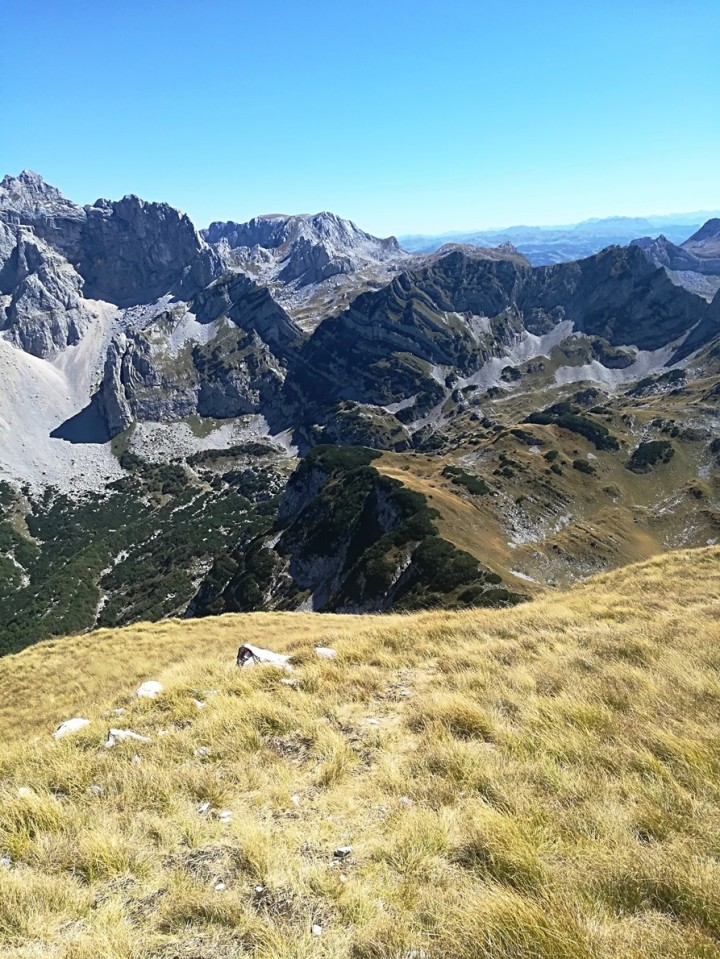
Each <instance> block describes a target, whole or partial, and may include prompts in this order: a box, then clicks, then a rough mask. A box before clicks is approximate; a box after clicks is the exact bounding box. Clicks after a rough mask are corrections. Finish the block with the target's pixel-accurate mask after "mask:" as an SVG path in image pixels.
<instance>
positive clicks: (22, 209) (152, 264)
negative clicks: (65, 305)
mask: <svg viewBox="0 0 720 959" xmlns="http://www.w3.org/2000/svg"><path fill="white" fill-rule="evenodd" d="M0 221H3V222H5V223H7V224H11V225H26V226H31V227H32V228H33V229H34V231H35V233H36V234H37V236H38V237H40V238H42V239H43V240H45V242H46V243H48V244H49V245H50V246H51V247H52V248H53V249H54V250H56V251H57V252H59V253H60V254H62V256H64V257H65V258H66V259H67V260H69V262H70V263H71V264H73V266H74V267H75V268H76V270H77V272H78V273H79V275H80V276H81V277H82V279H83V280H84V281H85V288H84V295H85V296H86V297H89V298H91V299H98V300H106V301H108V302H110V303H114V304H116V305H117V306H132V305H136V304H139V303H149V302H152V301H153V300H155V299H157V298H158V297H160V296H163V295H164V294H166V293H172V294H174V295H176V296H179V297H180V298H188V297H190V296H193V295H194V294H195V293H197V291H198V290H200V289H202V288H203V287H204V286H206V285H207V284H208V283H210V282H211V281H212V280H213V279H214V278H215V277H216V276H218V275H219V274H220V273H221V272H222V264H221V261H220V258H219V257H218V255H217V253H216V252H215V251H214V250H213V249H211V248H210V247H209V246H208V245H207V244H206V243H205V242H204V241H203V240H202V238H201V237H200V235H199V234H198V233H197V231H196V230H195V227H194V226H193V224H192V222H191V221H190V219H189V217H187V216H186V215H185V214H183V213H180V212H179V211H177V210H175V209H173V207H171V206H169V205H168V204H167V203H149V202H146V201H144V200H141V199H139V198H138V197H136V196H126V197H124V198H123V199H122V200H118V201H116V202H111V201H109V200H97V201H96V202H95V203H94V204H93V205H92V206H87V207H84V208H83V207H80V206H77V205H76V204H74V203H71V202H70V201H69V200H66V199H65V197H63V196H62V194H61V193H60V192H59V191H58V190H57V189H56V188H55V187H53V186H50V185H49V184H47V183H45V181H44V180H43V179H42V177H39V176H38V175H37V174H34V173H30V172H29V171H24V172H23V173H21V174H20V176H19V177H7V176H6V177H5V178H4V179H3V181H2V183H0Z"/></svg>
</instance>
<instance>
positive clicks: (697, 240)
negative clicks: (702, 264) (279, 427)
mask: <svg viewBox="0 0 720 959" xmlns="http://www.w3.org/2000/svg"><path fill="white" fill-rule="evenodd" d="M682 246H683V249H684V250H687V251H688V252H690V253H693V254H694V255H695V256H697V257H700V258H701V259H708V258H709V259H715V260H717V259H720V218H718V217H715V218H714V219H712V220H708V221H707V223H703V225H702V226H701V227H700V229H699V230H698V231H697V232H696V233H693V235H692V236H691V237H689V239H687V240H685V242H684V243H683V245H682Z"/></svg>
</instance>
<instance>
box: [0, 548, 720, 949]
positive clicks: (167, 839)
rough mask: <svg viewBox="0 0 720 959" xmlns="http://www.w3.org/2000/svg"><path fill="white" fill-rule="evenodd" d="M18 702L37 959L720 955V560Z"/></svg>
mask: <svg viewBox="0 0 720 959" xmlns="http://www.w3.org/2000/svg"><path fill="white" fill-rule="evenodd" d="M243 641H251V642H256V643H257V644H258V645H267V646H271V647H272V648H273V649H276V650H278V651H287V652H290V653H292V655H293V657H294V662H295V670H294V673H293V674H292V675H291V676H287V675H284V674H283V673H281V672H279V671H277V670H274V669H272V668H270V667H257V668H255V669H251V670H243V671H240V670H238V669H237V668H236V667H235V665H234V652H235V650H236V648H237V646H238V645H239V643H240V642H243ZM316 644H323V645H333V646H335V647H336V649H337V651H338V658H337V660H335V661H323V660H319V659H317V658H316V657H315V656H314V654H313V646H314V645H316ZM149 678H153V679H155V678H157V679H160V680H161V681H162V682H163V683H164V684H165V692H164V693H163V694H162V695H161V696H160V697H158V699H156V700H137V699H133V698H132V695H131V694H132V691H133V689H134V688H135V686H136V685H137V684H138V682H139V681H141V680H143V679H149ZM287 679H292V681H293V684H292V685H289V684H288V683H287V682H284V681H283V680H287ZM0 690H1V691H2V700H3V703H4V704H5V708H4V709H3V711H2V713H1V714H0V730H1V731H2V734H3V737H4V742H3V746H2V748H1V749H0V856H6V857H10V858H9V860H6V862H9V865H5V866H1V865H0V955H2V956H3V957H8V959H21V957H22V959H30V957H33V959H34V957H50V959H59V957H63V959H91V957H92V959H150V957H156V959H229V957H242V956H253V957H257V959H306V957H307V959H309V957H318V959H336V957H337V959H340V957H342V959H409V957H411V956H415V957H416V959H419V957H420V956H427V957H432V959H482V957H487V959H510V957H516V959H520V957H523V959H524V957H531V959H575V957H579V959H611V957H612V959H616V957H623V959H625V957H629V959H641V957H646V959H650V957H653V959H655V957H687V959H690V957H697V959H699V957H703V959H709V957H715V956H718V955H720V775H719V773H720V769H719V766H720V549H718V548H710V549H704V550H698V551H690V552H686V553H676V554H669V555H666V556H663V557H660V558H656V559H653V560H650V561H648V562H646V563H644V564H642V565H640V566H637V567H631V568H628V569H625V570H621V571H619V572H616V573H612V574H608V575H605V576H602V577H599V578H596V579H595V580H593V581H590V582H588V583H586V584H584V585H582V586H580V587H577V588H575V589H573V590H571V591H569V592H567V593H554V594H552V595H546V596H543V597H540V598H539V599H537V600H536V601H534V602H533V603H530V604H527V605H525V606H522V607H518V608H515V609H511V610H507V611H501V612H464V613H453V614H445V613H432V614H430V613H429V614H422V615H418V616H408V617H401V616H393V617H376V618H371V617H329V616H327V617H323V616H312V615H297V616H296V615H292V614H286V615H272V614H268V615H261V614H254V615H251V616H226V617H221V618H218V619H215V620H202V621H199V622H198V621H196V622H182V623H181V622H164V623H160V624H157V625H154V626H149V625H144V626H141V627H131V628H128V629H124V630H120V631H105V632H102V633H95V634H91V635H89V636H82V637H77V638H72V639H66V640H60V641H56V642H51V643H44V644H41V645H40V646H37V647H35V648H32V649H28V650H25V651H24V652H23V653H20V654H19V655H17V656H15V657H9V658H7V659H5V660H2V661H0ZM208 691H212V692H208ZM194 699H199V700H201V701H203V702H205V704H206V705H205V707H204V708H203V709H199V708H198V707H197V706H196V705H195V703H194V702H193V700H194ZM116 707H123V708H124V709H125V713H124V714H123V715H122V716H118V717H116V716H114V715H111V716H103V712H106V711H108V710H110V709H113V708H116ZM73 714H80V715H86V716H87V717H88V718H90V719H91V720H92V723H91V725H90V726H88V727H86V728H85V729H84V730H82V731H80V732H79V733H77V734H75V735H74V736H72V737H68V738H66V739H63V740H60V741H57V742H56V741H54V740H52V739H51V738H50V735H49V734H50V732H51V731H52V729H53V728H54V725H55V724H56V723H57V722H59V721H60V720H62V719H65V718H68V717H69V716H71V715H73ZM109 725H119V726H123V727H130V728H132V729H135V730H137V731H138V732H140V733H144V734H146V735H147V736H149V737H151V742H150V743H149V744H138V743H130V742H128V743H124V744H120V745H118V746H116V747H115V748H114V749H111V750H106V749H104V748H103V745H102V744H103V740H104V738H105V734H106V731H107V728H108V726H109ZM161 731H162V732H163V733H164V734H162V735H161ZM203 746H204V747H206V750H207V752H206V753H204V754H196V750H198V749H199V748H200V747H203ZM135 757H138V758H137V759H136V758H135ZM19 791H20V792H19ZM205 803H209V804H210V805H209V807H208V809H207V811H204V812H201V811H199V810H201V809H203V808H204V804H205ZM223 810H231V811H232V814H233V815H232V818H231V819H230V820H229V821H226V820H225V819H224V818H221V816H220V812H221V811H223ZM344 845H350V846H352V853H351V855H350V856H349V857H348V858H347V859H337V858H336V857H334V856H333V851H334V850H335V849H336V848H337V847H339V846H344ZM219 884H222V885H221V886H220V887H219V888H216V887H218V885H219ZM314 925H315V926H319V927H320V928H321V932H320V934H319V935H314V934H313V926H314Z"/></svg>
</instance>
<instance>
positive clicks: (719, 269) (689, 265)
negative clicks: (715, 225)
mask: <svg viewBox="0 0 720 959" xmlns="http://www.w3.org/2000/svg"><path fill="white" fill-rule="evenodd" d="M711 222H712V221H711ZM718 222H720V221H718ZM696 235H697V234H696ZM688 242H690V241H688ZM633 246H638V247H640V249H641V250H642V251H643V253H644V254H645V256H646V257H647V258H648V259H649V260H650V262H651V263H654V264H655V266H664V267H665V268H666V269H668V270H673V271H674V272H676V273H681V272H690V273H701V274H705V275H716V274H720V249H719V250H718V254H717V256H714V257H712V256H704V255H698V254H697V253H695V252H692V251H691V248H688V247H686V246H685V244H683V245H682V246H676V245H675V244H674V243H671V242H670V240H668V239H667V238H666V237H664V236H658V237H655V238H654V239H653V238H652V237H649V236H646V237H641V238H640V239H639V240H633Z"/></svg>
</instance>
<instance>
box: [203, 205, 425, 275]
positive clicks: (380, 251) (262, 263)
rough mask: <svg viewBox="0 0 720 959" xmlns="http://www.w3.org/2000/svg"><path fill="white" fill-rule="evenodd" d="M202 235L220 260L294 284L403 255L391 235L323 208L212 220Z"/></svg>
mask: <svg viewBox="0 0 720 959" xmlns="http://www.w3.org/2000/svg"><path fill="white" fill-rule="evenodd" d="M202 235H203V236H204V238H205V239H206V240H207V241H208V242H209V243H211V244H213V245H216V246H217V248H218V251H219V252H220V255H221V256H222V257H223V259H224V260H225V262H226V264H228V265H231V266H240V267H242V268H247V269H250V270H251V271H252V272H254V273H258V272H260V274H261V275H262V276H263V277H264V278H265V279H266V280H268V279H273V278H276V279H278V280H279V281H280V282H282V283H294V284H296V286H298V287H303V286H308V285H311V284H315V283H321V282H322V281H323V280H327V279H329V278H330V277H333V276H339V275H340V274H348V273H353V272H355V271H358V270H361V269H363V268H365V267H368V266H376V265H378V264H384V263H390V262H392V261H395V260H400V259H404V258H406V257H407V256H408V254H406V253H404V252H403V251H402V250H401V249H400V246H399V244H398V242H397V240H396V239H395V237H386V238H384V239H381V238H380V237H376V236H372V234H370V233H366V232H365V231H364V230H361V229H360V228H359V227H358V226H356V225H355V224H354V223H353V222H352V221H351V220H345V219H343V218H342V217H340V216H338V215H337V214H335V213H329V212H327V211H323V212H321V213H314V214H309V213H301V214H295V215H293V216H285V215H280V214H273V215H269V216H258V217H254V218H253V219H252V220H249V221H248V222H247V223H234V222H233V221H228V222H225V223H223V222H215V223H211V224H210V226H209V227H208V228H207V230H203V231H202Z"/></svg>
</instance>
